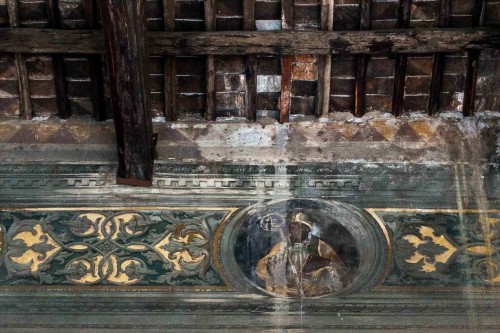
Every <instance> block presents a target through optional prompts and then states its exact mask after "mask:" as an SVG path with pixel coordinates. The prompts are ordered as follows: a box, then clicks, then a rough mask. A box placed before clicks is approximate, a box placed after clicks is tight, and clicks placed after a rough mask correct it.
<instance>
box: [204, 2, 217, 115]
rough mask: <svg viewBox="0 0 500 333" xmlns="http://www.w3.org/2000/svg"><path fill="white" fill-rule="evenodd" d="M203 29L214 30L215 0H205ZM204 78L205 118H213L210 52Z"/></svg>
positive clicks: (212, 82)
mask: <svg viewBox="0 0 500 333" xmlns="http://www.w3.org/2000/svg"><path fill="white" fill-rule="evenodd" d="M205 30H206V31H215V0H205ZM205 54H207V53H205ZM205 80H206V91H205V98H206V112H205V119H207V120H215V58H214V56H213V54H212V53H209V54H208V55H207V60H206V69H205Z"/></svg>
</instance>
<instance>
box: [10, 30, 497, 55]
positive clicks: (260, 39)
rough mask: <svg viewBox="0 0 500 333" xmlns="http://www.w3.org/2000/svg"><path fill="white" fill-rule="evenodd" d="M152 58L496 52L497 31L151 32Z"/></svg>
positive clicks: (95, 39)
mask: <svg viewBox="0 0 500 333" xmlns="http://www.w3.org/2000/svg"><path fill="white" fill-rule="evenodd" d="M0 36H2V38H1V39H0V52H8V53H73V54H74V53H77V54H96V53H104V50H105V48H104V38H103V35H102V32H100V31H84V30H50V29H18V28H2V29H0ZM148 37H149V38H148V39H149V41H148V42H149V45H150V48H149V52H150V53H151V54H153V55H175V56H178V55H188V54H211V55H245V54H276V55H280V54H381V53H391V52H396V53H409V54H415V53H433V52H460V51H464V50H474V49H476V50H477V49H485V48H500V32H499V31H498V29H495V28H465V29H437V28H436V29H418V30H413V29H405V30H383V31H380V30H373V31H231V32H228V31H200V32H170V31H156V32H150V33H149V36H148Z"/></svg>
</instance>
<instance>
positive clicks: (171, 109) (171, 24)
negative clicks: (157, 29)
mask: <svg viewBox="0 0 500 333" xmlns="http://www.w3.org/2000/svg"><path fill="white" fill-rule="evenodd" d="M163 25H164V29H165V31H174V30H175V0H163ZM175 63H176V58H175V57H174V56H166V57H165V59H164V64H163V65H164V73H165V77H164V84H165V118H166V120H167V121H174V120H177V114H176V94H177V89H176V87H177V85H176V72H175Z"/></svg>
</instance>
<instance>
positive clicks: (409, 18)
mask: <svg viewBox="0 0 500 333" xmlns="http://www.w3.org/2000/svg"><path fill="white" fill-rule="evenodd" d="M98 3H99V4H101V8H100V10H101V13H99V8H98ZM101 17H102V19H101ZM499 24H500V2H499V1H496V0H489V1H486V0H480V1H473V0H463V1H450V0H430V1H429V0H425V1H422V0H413V1H411V0H399V1H397V0H385V1H378V0H377V1H375V0H373V1H370V0H359V1H358V0H323V1H320V0H295V1H293V0H281V1H275V0H265V1H264V0H262V1H260V0H256V1H254V0H239V1H234V0H209V1H198V0H177V1H176V0H148V1H146V0H134V1H131V2H127V3H125V4H123V2H121V1H108V2H97V1H96V0H71V1H69V0H65V1H64V0H59V1H57V0H0V26H1V28H0V34H1V36H2V38H1V39H0V115H1V116H7V117H22V118H23V119H31V118H33V117H45V116H58V117H60V118H62V119H65V118H68V117H70V116H93V117H94V118H95V119H96V120H97V121H103V120H106V119H110V118H113V117H114V119H115V126H116V133H117V139H118V140H117V141H118V145H119V149H118V151H119V155H120V154H123V152H124V151H125V152H126V153H125V155H127V154H129V155H127V156H121V157H119V160H120V164H121V165H122V164H123V165H130V166H131V167H132V169H134V168H135V167H134V165H137V164H141V165H142V167H140V168H139V169H137V168H135V170H136V171H134V172H132V173H131V174H128V173H127V172H125V173H123V175H122V176H120V175H119V178H131V179H150V178H151V173H152V169H151V164H152V158H153V155H154V149H153V147H152V145H153V141H154V140H153V135H152V130H151V118H158V117H160V119H163V118H164V119H165V120H167V121H177V120H186V119H197V120H206V121H213V120H217V119H222V118H225V117H235V118H241V119H247V120H250V121H255V120H256V119H258V118H262V117H272V118H275V119H278V120H279V121H280V122H287V121H289V119H290V118H291V117H301V116H316V117H328V116H329V115H330V114H332V113H336V112H351V113H353V114H354V115H356V116H363V115H364V114H365V113H366V112H368V111H381V112H388V113H392V114H393V115H394V116H401V115H404V114H409V113H425V114H428V115H435V114H437V113H439V112H445V111H451V112H462V113H463V115H464V116H471V115H473V113H474V112H475V111H485V110H491V111H498V110H499V109H500V107H499V106H500V98H499V95H500V92H499V91H498V88H497V85H498V81H499V76H500V70H499V68H498V67H499V61H498V59H499V58H500V52H499V51H498V46H499V36H500V33H499V30H498V26H499ZM102 28H104V29H103V30H104V34H103V32H102V31H101V29H102ZM256 30H257V31H256ZM262 30H265V31H262ZM106 49H107V50H108V52H107V60H105V58H104V57H103V54H105V53H106V52H105V51H106ZM110 64H111V65H110ZM111 101H113V103H111ZM134 146H135V147H136V148H133V147H134ZM144 152H146V153H144ZM143 155H144V156H143ZM124 168H126V167H124ZM146 169H147V171H144V170H146ZM119 174H120V169H119Z"/></svg>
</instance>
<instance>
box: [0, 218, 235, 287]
mask: <svg viewBox="0 0 500 333" xmlns="http://www.w3.org/2000/svg"><path fill="white" fill-rule="evenodd" d="M226 214H227V212H224V211H222V212H205V213H203V212H185V211H169V212H166V211H155V212H118V213H116V212H108V213H107V212H82V213H78V214H76V216H75V215H73V216H71V214H70V213H47V214H45V215H42V214H34V215H37V217H38V218H25V217H27V215H29V214H28V213H20V218H17V217H16V218H15V219H14V220H13V221H12V223H11V224H10V225H7V233H6V235H5V237H0V245H2V244H3V245H4V247H5V250H4V251H1V252H0V253H2V263H3V265H2V266H3V267H0V274H3V275H4V277H3V279H2V280H4V281H9V280H12V281H13V282H12V283H19V281H20V280H19V279H20V278H21V279H23V278H24V281H25V282H26V283H46V284H53V283H63V284H68V283H69V284H74V285H96V284H113V285H136V284H140V285H144V284H167V285H177V284H181V285H182V284H185V283H187V284H200V285H207V284H209V285H213V284H215V285H217V284H220V283H221V280H220V279H219V278H218V275H217V273H216V272H215V271H214V269H212V268H211V257H210V251H209V247H210V242H211V237H212V230H214V228H216V227H217V224H218V223H220V221H221V220H222V219H223V218H224V216H225V215H226ZM1 230H3V229H0V231H1ZM2 233H3V232H2ZM1 248H2V247H0V249H1ZM2 271H3V273H2ZM16 279H17V280H16ZM21 281H23V280H21ZM28 281H30V282H28Z"/></svg>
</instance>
